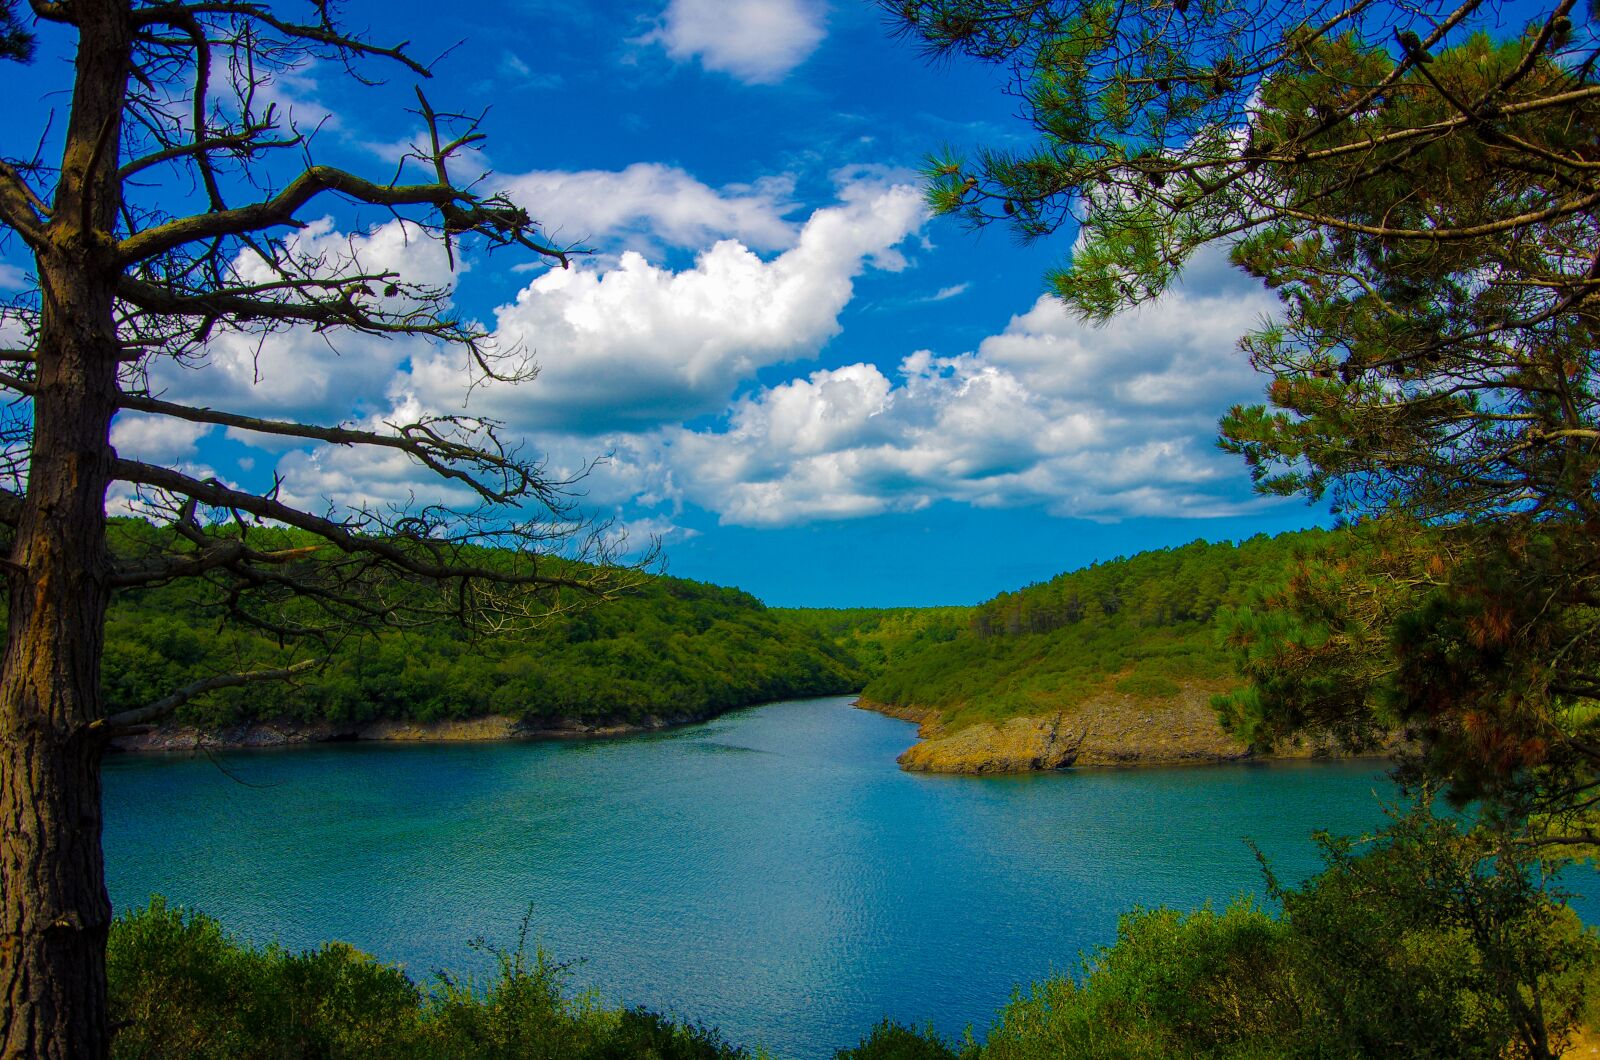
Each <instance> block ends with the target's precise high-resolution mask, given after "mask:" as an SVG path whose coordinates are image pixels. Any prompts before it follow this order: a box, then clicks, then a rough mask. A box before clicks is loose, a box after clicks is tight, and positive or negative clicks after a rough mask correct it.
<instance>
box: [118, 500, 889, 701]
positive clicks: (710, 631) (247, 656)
mask: <svg viewBox="0 0 1600 1060" xmlns="http://www.w3.org/2000/svg"><path fill="white" fill-rule="evenodd" d="M119 530H120V531H121V533H122V537H121V544H122V547H123V548H124V549H133V548H135V547H137V544H138V542H139V541H140V540H142V539H143V538H144V537H145V536H147V535H149V534H151V533H153V532H154V531H153V528H150V527H148V526H147V525H144V524H135V523H132V522H128V523H124V524H122V525H121V526H120V527H119ZM489 555H490V557H491V559H492V558H493V552H492V550H490V552H489ZM301 562H303V563H306V564H315V563H318V562H322V561H321V560H319V559H317V558H316V557H311V558H308V559H306V560H303V561H301ZM409 591H411V592H415V593H427V592H437V590H431V589H426V588H422V589H417V588H412V589H410V590H409ZM568 603H570V604H572V606H567V607H565V609H562V610H557V611H556V612H555V613H553V614H551V615H549V616H548V617H545V618H543V619H542V621H539V622H537V623H532V624H528V625H525V626H524V627H522V628H514V629H511V630H508V631H505V632H500V633H493V632H487V633H486V632H483V631H481V630H473V629H471V628H470V627H466V626H463V625H462V624H460V623H454V622H448V621H434V622H427V623H421V624H417V625H415V626H414V627H412V628H389V629H380V630H377V631H375V632H371V631H369V632H363V633H359V634H352V635H346V636H334V637H332V638H331V639H330V638H327V637H324V638H321V639H319V638H310V639H306V638H300V639H299V641H300V642H299V643H292V642H291V643H285V641H284V640H283V639H282V638H280V637H279V636H278V635H277V634H276V632H275V631H274V630H273V629H270V628H260V627H256V626H252V625H251V624H250V623H249V622H248V621H244V622H241V621H238V618H239V616H238V615H235V614H232V613H231V611H230V608H229V601H228V600H227V599H226V597H225V595H224V594H222V593H221V592H219V591H218V590H216V589H214V588H213V587H211V586H209V585H207V584H206V583H203V582H192V581H191V582H176V583H172V584H168V585H163V586H157V587H151V588H143V589H138V590H131V591H127V592H124V593H122V594H120V595H119V596H118V597H117V598H116V601H115V603H114V605H113V607H112V610H111V614H110V618H109V620H108V622H107V627H106V652H105V665H104V678H103V680H104V682H105V691H106V696H107V705H108V707H109V709H110V710H111V711H118V710H129V709H136V708H138V707H140V706H142V705H144V704H147V703H151V702H154V701H156V700H159V699H161V698H162V697H164V696H168V695H170V694H172V693H173V691H174V690H176V689H180V688H183V687H185V686H187V685H189V684H191V683H193V682H196V681H199V680H203V679H204V678H206V677H207V676H209V675H212V674H217V673H248V672H252V671H260V670H263V669H270V668H282V667H284V666H285V665H286V664H288V663H291V662H292V661H293V660H299V659H307V658H310V659H316V660H317V662H316V665H315V666H313V667H312V668H310V669H308V670H306V671H305V672H303V673H300V674H297V675H295V677H294V679H292V680H284V681H263V682H259V683H252V684H250V685H248V686H240V687H234V688H227V689H221V690H217V691H213V692H208V693H206V694H204V695H202V696H197V697H195V698H194V699H193V700H191V701H190V702H188V703H186V704H185V705H184V707H183V708H182V710H181V711H180V718H181V719H182V720H184V721H187V722H190V723H193V724H200V725H208V726H215V725H222V724H228V723H233V722H238V721H244V720H250V719H258V718H274V717H284V718H291V719H301V720H310V719H327V720H331V721H337V722H361V721H369V720H372V719H376V718H397V719H411V720H418V721H436V720H440V719H448V718H465V717H473V716H478V715H484V714H502V715H506V716H510V717H513V718H517V719H538V718H551V719H555V718H573V719H597V720H605V721H613V722H629V721H635V720H639V719H643V718H645V717H647V716H654V717H662V718H680V719H687V718H690V717H702V716H705V715H708V714H712V713H716V712H719V711H724V710H730V709H733V708H736V707H741V706H747V705H750V704H754V703H760V702H765V701H769V700H774V699H782V698H785V697H791V696H815V695H827V694H831V693H843V692H853V691H856V690H857V689H859V688H860V687H861V686H862V684H863V683H864V682H865V680H866V678H867V675H868V670H867V669H866V668H864V666H863V663H862V662H861V661H860V659H862V658H866V659H869V660H870V659H881V658H883V657H885V656H886V655H887V654H889V653H890V649H887V648H885V647H883V646H882V642H883V641H884V640H886V639H891V638H893V637H901V636H904V637H912V636H914V634H915V633H916V632H917V631H918V629H919V628H920V627H919V626H918V622H917V620H915V619H911V618H899V617H897V616H895V615H893V614H887V615H880V614H878V613H876V612H863V613H861V614H860V615H859V616H855V617H851V618H849V619H848V620H845V619H840V620H837V621H836V620H835V619H834V618H833V617H832V614H833V613H821V612H819V613H810V612H801V611H782V610H777V609H773V608H768V607H766V606H765V605H763V604H762V603H761V601H759V600H757V599H756V598H755V597H753V596H751V595H750V594H748V593H744V592H741V591H739V590H738V589H729V588H723V587H721V586H716V585H707V584H704V583H701V582H695V581H689V580H687V579H683V578H671V577H665V576H648V575H640V576H639V577H637V578H635V579H632V580H631V583H629V584H626V585H625V586H624V587H623V588H621V589H619V590H618V591H617V593H616V595H615V597H614V598H611V599H595V600H582V599H579V600H577V601H575V602H572V601H569V602H568ZM291 614H292V611H291ZM852 614H853V613H852ZM304 617H306V619H307V621H308V622H309V621H310V620H311V618H313V617H314V616H311V615H307V616H304ZM841 624H842V625H843V626H845V627H848V629H847V632H840V631H839V629H838V627H840V626H841ZM869 627H870V631H869ZM864 644H871V645H872V646H873V647H872V648H871V650H857V651H852V650H851V647H852V646H859V645H864Z"/></svg>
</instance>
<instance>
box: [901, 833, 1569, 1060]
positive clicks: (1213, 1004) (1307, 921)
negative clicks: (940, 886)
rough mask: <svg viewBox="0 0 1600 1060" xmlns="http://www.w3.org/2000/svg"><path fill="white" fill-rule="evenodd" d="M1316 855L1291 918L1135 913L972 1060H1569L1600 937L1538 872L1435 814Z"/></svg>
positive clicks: (1240, 909)
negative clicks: (1076, 971) (1318, 867)
mask: <svg viewBox="0 0 1600 1060" xmlns="http://www.w3.org/2000/svg"><path fill="white" fill-rule="evenodd" d="M1320 841H1321V843H1322V847H1323V855H1324V859H1325V868H1324V870H1323V871H1322V872H1321V873H1320V874H1319V875H1317V876H1315V877H1313V878H1311V879H1309V880H1307V881H1306V882H1305V883H1303V884H1301V885H1300V886H1298V887H1283V886H1281V885H1280V884H1279V883H1278V882H1277V881H1276V880H1275V879H1273V878H1272V877H1271V874H1270V872H1269V874H1268V882H1269V890H1270V892H1271V894H1272V896H1273V897H1274V899H1276V900H1277V901H1278V902H1279V903H1280V904H1281V906H1282V912H1281V913H1279V914H1277V915H1274V914H1272V913H1270V912H1269V911H1267V910H1265V909H1263V908H1261V907H1259V906H1257V905H1255V904H1254V903H1252V902H1250V901H1248V900H1242V901H1239V902H1235V903H1233V904H1231V905H1229V906H1228V907H1227V908H1226V909H1225V910H1223V911H1222V912H1217V911H1215V910H1212V909H1211V908H1209V907H1204V908H1201V909H1199V910H1197V911H1195V912H1193V913H1188V914H1184V913H1179V912H1176V911H1173V910H1170V909H1153V910H1136V911H1134V912H1132V913H1129V914H1127V915H1126V916H1124V917H1123V918H1122V920H1121V922H1120V924H1119V926H1118V931H1117V940H1116V942H1115V943H1114V944H1113V945H1111V946H1107V947H1103V948H1102V949H1100V950H1099V951H1098V952H1096V953H1095V954H1093V955H1092V956H1091V957H1089V958H1088V959H1087V960H1086V961H1085V964H1084V968H1083V972H1082V975H1081V976H1080V978H1078V979H1076V980H1074V979H1071V978H1067V977H1056V978H1052V979H1049V980H1046V981H1044V982H1041V983H1038V984H1035V985H1034V986H1033V987H1032V988H1031V989H1030V990H1029V991H1027V992H1025V993H1019V994H1018V995H1017V996H1016V997H1015V998H1014V999H1013V1000H1012V1002H1011V1003H1010V1004H1009V1005H1008V1006H1006V1008H1005V1009H1004V1010H1003V1011H1002V1013H1001V1014H1000V1017H999V1019H998V1020H997V1021H996V1023H995V1025H994V1026H993V1028H991V1030H990V1031H989V1034H988V1036H987V1039H986V1041H985V1043H984V1044H983V1045H982V1046H981V1047H979V1046H977V1045H975V1044H972V1043H968V1045H967V1047H966V1049H965V1051H964V1052H963V1053H962V1054H960V1055H961V1056H962V1057H963V1060H1090V1058H1093V1060H1111V1058H1116V1060H1165V1058H1179V1057H1184V1058H1188V1057H1193V1058H1200V1057H1206V1058H1222V1057H1228V1058H1236V1060H1240V1058H1252V1057H1256V1058H1267V1057H1272V1058H1291V1057H1306V1058H1311V1057H1317V1058H1350V1060H1355V1058H1358V1057H1372V1056H1383V1057H1416V1058H1419V1060H1420V1058H1425V1057H1443V1056H1448V1057H1460V1058H1463V1060H1469V1058H1474V1057H1479V1058H1484V1060H1489V1058H1508V1057H1539V1058H1550V1057H1554V1056H1556V1055H1559V1052H1560V1050H1561V1049H1562V1048H1563V1046H1564V1044H1565V1042H1566V1040H1567V1037H1568V1035H1569V1034H1570V1032H1571V1031H1572V1030H1573V1029H1574V1028H1575V1027H1576V1026H1577V1025H1578V1023H1579V1021H1580V1020H1581V1019H1583V1018H1585V1015H1586V1008H1585V1006H1592V1005H1593V1004H1594V1002H1595V999H1596V995H1597V986H1596V984H1597V983H1600V937H1597V935H1596V932H1595V930H1594V929H1592V928H1587V927H1585V926H1584V925H1583V924H1581V923H1580V922H1579V920H1578V919H1577V917H1576V916H1575V915H1574V914H1573V913H1572V911H1571V910H1570V909H1568V908H1567V907H1566V906H1565V905H1563V904H1561V902H1560V901H1559V900H1557V899H1556V898H1555V897H1553V896H1552V895H1551V894H1550V893H1548V892H1547V891H1546V890H1545V889H1544V887H1543V886H1542V884H1541V882H1540V878H1539V875H1538V868H1537V866H1536V865H1534V864H1533V863H1531V862H1529V861H1527V860H1526V859H1525V858H1524V857H1523V856H1520V855H1519V854H1518V853H1517V852H1516V850H1515V849H1514V848H1512V847H1509V846H1507V845H1505V844H1504V842H1503V841H1502V840H1501V839H1499V838H1497V837H1495V836H1494V835H1492V834H1490V833H1487V832H1484V831H1473V830H1463V829H1462V828H1461V827H1460V826H1459V825H1458V824H1457V823H1455V822H1454V821H1452V820H1445V819H1439V818H1436V817H1434V816H1432V815H1431V814H1430V813H1429V811H1428V810H1427V809H1426V808H1425V807H1422V808H1419V809H1417V810H1414V811H1413V812H1411V813H1409V814H1407V815H1405V816H1402V817H1399V818H1397V819H1396V820H1395V821H1394V822H1393V824H1392V825H1391V827H1389V828H1388V829H1386V830H1385V831H1384V832H1383V833H1381V834H1379V835H1378V836H1377V837H1375V838H1373V839H1372V840H1369V841H1367V842H1366V843H1364V844H1360V845H1358V844H1355V843H1352V842H1349V841H1343V840H1334V839H1330V838H1328V837H1325V836H1324V837H1321V840H1320ZM889 1055H894V1054H889Z"/></svg>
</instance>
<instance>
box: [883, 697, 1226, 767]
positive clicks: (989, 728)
mask: <svg viewBox="0 0 1600 1060" xmlns="http://www.w3.org/2000/svg"><path fill="white" fill-rule="evenodd" d="M1216 691H1219V688H1215V687H1212V686H1211V685H1210V684H1203V683H1199V682H1196V683H1192V684H1188V685H1184V686H1182V687H1181V690H1180V691H1179V693H1178V694H1177V695H1175V696H1171V697H1168V698H1164V699H1159V700H1152V699H1150V698H1137V697H1134V696H1130V695H1125V694H1121V693H1116V692H1101V693H1098V694H1096V695H1094V696H1091V697H1089V698H1088V699H1085V700H1083V701H1081V702H1079V703H1076V704H1073V705H1072V706H1071V707H1069V708H1067V709H1063V710H1060V711H1056V712H1054V713H1052V714H1048V715H1045V716H1042V717H1014V718H1008V719H1005V720H1004V721H1001V722H998V723H996V722H978V723H977V724H974V725H968V726H965V727H962V728H960V729H957V730H955V731H952V732H948V733H947V732H945V731H944V730H943V729H942V727H941V725H940V722H939V720H938V715H937V713H936V712H935V711H933V710H929V709H926V708H917V707H909V708H908V707H885V706H884V705H883V704H878V703H871V702H867V701H858V705H859V706H861V707H863V708H865V709H868V710H875V711H878V712H880V713H884V714H889V715H891V716H893V717H898V718H902V719H904V720H907V721H916V722H918V723H920V725H921V728H920V730H919V735H920V736H921V737H922V742H921V743H918V744H916V745H915V746H913V747H912V748H910V749H909V750H907V751H906V752H905V753H904V754H902V755H901V756H900V758H899V762H900V766H901V768H902V769H907V770H912V771H915V772H929V773H968V774H977V775H982V774H992V773H1024V772H1032V771H1036V770H1050V769H1064V768H1066V767H1067V766H1105V765H1137V764H1158V763H1177V762H1228V761H1234V760H1237V759H1240V758H1247V757H1249V756H1250V754H1251V751H1250V748H1249V747H1248V746H1246V745H1245V744H1243V743H1241V742H1239V741H1238V740H1235V739H1234V738H1233V737H1231V736H1229V735H1228V734H1227V733H1225V732H1223V731H1222V729H1221V728H1220V727H1218V725H1217V716H1216V713H1215V712H1214V711H1213V710H1212V709H1211V696H1212V694H1213V693H1214V692H1216Z"/></svg>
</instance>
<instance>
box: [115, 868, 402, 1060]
mask: <svg viewBox="0 0 1600 1060" xmlns="http://www.w3.org/2000/svg"><path fill="white" fill-rule="evenodd" d="M106 967H107V974H108V976H109V979H110V984H111V986H110V989H111V999H110V1007H111V1014H112V1019H113V1021H115V1022H117V1023H119V1024H122V1025H123V1026H122V1029H121V1030H120V1031H118V1033H117V1036H116V1039H115V1048H114V1052H113V1055H114V1056H116V1057H118V1058H119V1060H122V1058H128V1060H132V1058H146V1057H148V1058H152V1060H153V1058H157V1057H161V1058H173V1060H182V1058H188V1057H193V1058H201V1057H216V1056H229V1057H239V1058H241V1060H249V1058H256V1057H260V1058H268V1057H273V1058H276V1057H298V1056H382V1055H397V1054H399V1053H400V1052H401V1051H402V1049H403V1047H404V1046H405V1045H406V1044H407V1043H410V1042H412V1041H414V1040H415V1038H416V1035H417V1033H418V1028H419V1026H420V1024H419V1011H420V1010H419V1005H420V1004H421V1000H422V995H421V993H420V992H419V991H418V990H417V988H416V987H415V986H414V985H413V984H412V983H411V981H410V980H408V979H407V978H406V977H405V975H404V974H402V973H401V972H400V971H399V970H398V969H395V968H392V967H389V966H387V965H383V964H379V963H378V962H377V961H375V960H373V959H372V958H371V957H368V956H366V955H365V954H362V953H360V952H358V951H356V950H354V949H352V948H350V947H349V946H345V945H343V944H340V943H331V944H329V945H327V946H324V947H323V948H322V949H319V950H308V951H306V952H304V953H290V952H288V951H285V950H283V949H281V948H279V947H276V946H268V947H265V948H262V949H256V948H252V947H249V946H244V945H241V944H239V943H237V942H235V941H234V940H233V939H231V938H229V937H228V936H227V935H226V934H225V933H224V932H223V930H222V927H221V926H220V925H219V924H218V923H217V922H216V921H215V920H212V919H211V918H209V917H206V916H203V915H200V914H193V913H185V912H184V911H183V910H180V909H174V908H172V907H169V906H168V905H167V904H166V903H165V902H164V901H162V900H161V899H160V898H154V899H152V900H151V903H150V906H149V907H148V908H146V909H142V910H138V911H135V912H132V913H125V914H123V915H122V916H121V917H119V918H118V919H117V921H116V924H115V925H114V927H113V928H112V931H111V937H110V941H109V943H108V944H107V947H106Z"/></svg>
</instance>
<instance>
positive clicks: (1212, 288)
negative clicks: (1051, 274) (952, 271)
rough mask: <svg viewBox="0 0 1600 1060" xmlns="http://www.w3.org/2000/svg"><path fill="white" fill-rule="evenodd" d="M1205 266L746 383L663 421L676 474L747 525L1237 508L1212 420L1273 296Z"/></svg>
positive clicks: (1206, 512)
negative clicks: (989, 509) (725, 413)
mask: <svg viewBox="0 0 1600 1060" xmlns="http://www.w3.org/2000/svg"><path fill="white" fill-rule="evenodd" d="M1211 266H1212V263H1209V262H1201V263H1200V265H1199V268H1197V270H1196V272H1195V277H1196V282H1195V283H1193V284H1191V285H1189V286H1187V287H1184V288H1180V289H1179V290H1177V291H1175V292H1173V293H1172V294H1170V295H1169V296H1167V297H1166V298H1164V299H1162V300H1161V301H1159V302H1156V303H1154V304H1151V305H1148V306H1145V307H1143V308H1141V309H1138V310H1135V311H1132V312H1130V313H1127V314H1124V315H1123V316H1121V317H1119V318H1117V319H1116V320H1114V321H1112V322H1111V323H1110V324H1109V325H1108V326H1106V327H1104V328H1095V327H1091V326H1089V325H1086V324H1084V323H1082V322H1080V321H1077V320H1076V319H1074V318H1073V317H1072V316H1071V315H1070V314H1068V313H1067V312H1066V311H1065V310H1064V309H1063V308H1062V307H1061V305H1060V304H1059V303H1057V302H1056V301H1054V300H1053V299H1051V298H1048V297H1046V298H1041V299H1039V301H1038V302H1037V303H1035V304H1034V306H1033V307H1032V308H1031V309H1029V310H1028V311H1027V312H1026V313H1023V314H1020V315H1018V316H1016V317H1014V318H1012V320H1011V322H1010V324H1009V326H1008V327H1007V328H1006V329H1005V330H1004V331H1003V332H1002V333H1000V334H998V335H995V336H992V337H990V338H989V339H986V340H985V341H984V342H983V343H981V344H980V346H979V348H978V349H977V350H976V351H975V352H972V353H968V354H963V355H961V356H957V357H950V358H939V357H935V356H934V355H933V354H932V353H930V352H928V351H926V350H924V351H918V352H916V353H914V354H912V355H911V356H909V357H907V358H905V359H904V361H902V362H901V364H900V365H899V368H898V370H897V372H896V373H895V378H894V379H891V378H890V377H889V376H887V375H885V374H884V373H883V372H882V371H881V370H880V369H878V368H877V367H875V366H874V365H871V364H864V363H863V364H854V365H849V366H846V367H844V368H839V369H833V370H824V371H817V372H813V373H811V374H810V375H809V376H807V377H806V378H804V379H795V380H792V381H790V382H787V383H782V384H780V385H777V386H773V387H769V388H766V389H763V390H760V391H758V392H756V393H754V394H752V395H750V396H747V397H746V398H744V399H743V400H742V401H740V402H739V403H738V404H737V405H736V406H735V408H734V410H733V412H732V414H731V415H730V417H729V420H728V422H727V425H726V426H725V427H721V428H717V429H710V430H699V431H693V430H680V431H679V432H677V434H676V436H675V437H674V438H673V439H672V440H671V443H670V452H671V463H672V465H673V467H674V468H675V470H676V476H675V478H676V481H677V482H680V483H685V484H687V485H686V486H685V487H684V488H683V493H684V495H685V496H686V497H687V498H688V499H689V500H692V501H694V502H695V503H698V504H700V505H703V506H705V507H707V508H710V509H712V510H714V511H716V512H718V513H720V515H721V517H722V519H723V520H724V521H725V522H730V523H738V524H744V525H779V524H785V523H794V522H804V521H808V520H813V519H838V518H850V517H855V516H860V515H870V514H875V513H878V512H882V511H886V510H891V509H915V508H919V507H923V506H926V505H929V504H932V503H933V502H935V501H939V500H955V501H960V502H964V503H969V504H976V505H988V506H1000V505H1019V504H1039V505H1042V506H1045V507H1047V508H1048V509H1050V510H1051V511H1052V512H1054V513H1056V514H1059V515H1070V516H1079V517H1090V518H1118V517H1122V516H1129V515H1169V516H1170V515H1190V516H1214V515H1221V514H1229V513H1232V512H1236V511H1239V510H1241V509H1242V508H1244V507H1247V506H1249V505H1250V504H1251V503H1252V502H1251V501H1250V500H1248V499H1246V498H1243V497H1242V496H1241V492H1242V491H1241V490H1240V488H1239V485H1240V484H1239V474H1238V469H1237V467H1236V466H1235V465H1234V464H1233V463H1232V462H1231V461H1230V460H1228V459H1227V458H1225V457H1222V456H1221V455H1220V454H1218V453H1217V452H1216V451H1215V448H1214V446H1213V445H1212V437H1213V434H1214V432H1215V421H1216V417H1217V415H1218V414H1220V413H1221V412H1222V411H1223V410H1224V409H1225V408H1226V407H1227V406H1228V404H1229V403H1231V402H1234V401H1240V400H1248V399H1250V398H1252V397H1254V396H1256V395H1257V394H1259V392H1260V385H1261V384H1260V380H1259V379H1258V378H1257V377H1256V376H1255V374H1254V372H1253V371H1252V370H1251V369H1250V367H1249V365H1248V364H1247V363H1246V362H1245V361H1244V359H1243V358H1242V357H1241V356H1240V354H1239V353H1238V352H1237V351H1236V349H1235V342H1236V340H1237V339H1238V337H1239V336H1240V335H1241V334H1243V333H1244V332H1245V331H1247V330H1248V329H1249V328H1250V327H1251V326H1253V325H1254V324H1256V323H1257V322H1259V320H1260V319H1261V318H1262V317H1263V316H1265V315H1266V314H1267V313H1269V312H1270V311H1271V308H1272V300H1271V298H1270V296H1269V295H1268V294H1267V293H1266V292H1265V291H1264V290H1262V289H1261V288H1260V287H1259V286H1258V285H1257V284H1255V283H1254V282H1253V281H1249V280H1248V279H1246V278H1244V277H1242V276H1238V275H1235V274H1231V273H1227V272H1225V271H1223V272H1220V273H1219V272H1216V271H1215V270H1213V269H1212V267H1211Z"/></svg>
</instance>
